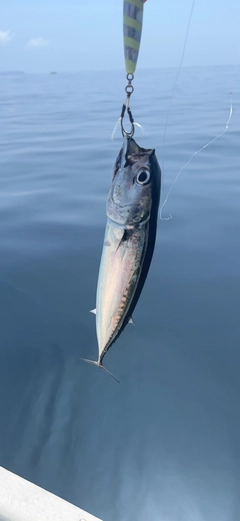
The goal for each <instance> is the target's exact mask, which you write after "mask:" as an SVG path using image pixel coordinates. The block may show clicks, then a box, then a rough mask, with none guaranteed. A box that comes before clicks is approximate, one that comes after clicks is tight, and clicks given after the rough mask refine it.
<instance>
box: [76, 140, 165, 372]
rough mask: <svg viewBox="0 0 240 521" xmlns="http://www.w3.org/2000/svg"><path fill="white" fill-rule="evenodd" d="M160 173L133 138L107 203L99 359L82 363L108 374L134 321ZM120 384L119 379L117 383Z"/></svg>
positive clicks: (149, 251)
mask: <svg viewBox="0 0 240 521" xmlns="http://www.w3.org/2000/svg"><path fill="white" fill-rule="evenodd" d="M160 188H161V170H160V167H159V164H158V161H157V158H156V155H155V150H154V149H145V148H141V147H140V146H139V145H137V143H136V141H134V139H133V138H132V137H130V136H127V137H126V138H125V146H123V147H122V149H121V150H120V153H119V156H118V158H117V160H116V164H115V167H114V171H113V178H112V185H111V188H110V191H109V195H108V200H107V208H106V210H107V225H106V231H105V237H104V244H103V251H102V258H101V264H100V269H99V276H98V285H97V298H96V309H95V310H92V312H93V313H95V314H96V330H97V339H98V350H99V355H98V360H97V361H92V360H87V359H84V358H83V359H82V360H84V361H86V362H88V363H92V364H94V365H97V366H98V367H100V368H101V369H104V370H105V371H106V372H108V373H109V374H110V375H111V376H112V377H113V378H114V379H115V380H117V379H116V378H115V377H114V376H113V375H112V374H111V373H110V372H109V371H108V370H107V369H106V368H105V367H104V366H103V363H102V362H103V358H104V356H105V354H106V353H107V351H108V349H109V348H110V347H111V346H112V344H113V343H114V342H115V340H116V339H117V338H118V337H119V335H120V334H121V333H122V331H123V329H124V328H125V326H126V325H127V324H128V323H129V322H132V313H133V311H134V308H135V306H136V304H137V302H138V299H139V297H140V294H141V291H142V289H143V286H144V283H145V280H146V277H147V274H148V270H149V267H150V264H151V260H152V255H153V251H154V246H155V240H156V231H157V220H158V207H159V201H160ZM117 381H118V380H117Z"/></svg>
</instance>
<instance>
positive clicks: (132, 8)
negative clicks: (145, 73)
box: [123, 0, 145, 74]
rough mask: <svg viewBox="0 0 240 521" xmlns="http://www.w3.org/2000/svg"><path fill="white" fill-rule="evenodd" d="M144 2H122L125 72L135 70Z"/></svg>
mask: <svg viewBox="0 0 240 521" xmlns="http://www.w3.org/2000/svg"><path fill="white" fill-rule="evenodd" d="M144 1H145V0H124V2H123V41H124V54H125V66H126V72H127V73H130V74H133V73H134V72H135V69H136V65H137V59H138V53H139V48H140V42H141V35H142V21H143V4H144Z"/></svg>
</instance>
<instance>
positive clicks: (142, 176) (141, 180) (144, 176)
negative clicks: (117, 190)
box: [136, 168, 150, 185]
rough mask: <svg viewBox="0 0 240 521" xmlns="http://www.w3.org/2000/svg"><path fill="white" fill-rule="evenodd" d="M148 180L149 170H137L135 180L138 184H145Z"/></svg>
mask: <svg viewBox="0 0 240 521" xmlns="http://www.w3.org/2000/svg"><path fill="white" fill-rule="evenodd" d="M149 180H150V172H149V170H147V169H145V168H144V170H140V172H138V174H137V177H136V181H137V183H138V184H139V185H146V184H147V183H148V181H149Z"/></svg>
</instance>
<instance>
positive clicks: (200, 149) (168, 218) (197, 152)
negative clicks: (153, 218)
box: [160, 93, 233, 221]
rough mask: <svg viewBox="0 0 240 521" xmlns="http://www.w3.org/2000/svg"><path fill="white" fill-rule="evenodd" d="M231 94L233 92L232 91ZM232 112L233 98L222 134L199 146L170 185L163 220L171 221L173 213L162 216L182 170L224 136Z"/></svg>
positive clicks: (165, 200) (161, 208)
mask: <svg viewBox="0 0 240 521" xmlns="http://www.w3.org/2000/svg"><path fill="white" fill-rule="evenodd" d="M230 96H231V93H230ZM232 112H233V108H232V100H231V102H230V110H229V116H228V120H227V123H226V126H225V128H224V130H223V131H222V132H220V134H218V135H217V136H216V137H215V138H213V139H211V141H209V142H208V143H206V145H204V146H202V147H201V148H199V149H198V150H196V152H194V153H193V154H192V155H191V157H190V158H189V160H188V161H187V163H185V165H183V166H182V168H180V170H179V171H178V173H177V175H176V177H175V179H174V181H173V183H172V185H171V186H170V188H169V190H168V193H167V196H166V197H165V199H164V201H163V204H162V205H161V207H160V219H161V221H169V220H170V219H172V215H171V214H169V216H168V217H162V210H163V208H164V206H165V204H167V202H168V198H169V196H170V194H171V191H172V189H173V187H174V186H175V184H176V182H177V180H178V178H179V176H180V174H181V172H182V171H183V170H184V169H185V168H187V166H188V165H189V163H190V162H191V161H192V159H193V158H194V157H195V156H196V155H197V154H199V152H202V150H204V148H207V147H209V146H210V145H212V143H214V141H217V139H219V138H220V137H222V136H223V134H225V132H226V131H227V130H228V126H229V123H230V121H231V118H232Z"/></svg>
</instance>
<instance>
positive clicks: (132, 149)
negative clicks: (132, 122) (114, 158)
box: [124, 136, 155, 167]
mask: <svg viewBox="0 0 240 521" xmlns="http://www.w3.org/2000/svg"><path fill="white" fill-rule="evenodd" d="M126 139H127V147H126V152H125V165H124V167H126V166H128V165H132V164H134V163H135V162H136V161H139V158H140V157H141V158H143V157H144V156H150V155H151V154H152V153H153V152H155V150H154V149H153V148H142V147H140V146H139V145H138V144H137V143H136V141H135V140H134V139H133V138H132V137H129V136H128V137H127V138H126Z"/></svg>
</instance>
